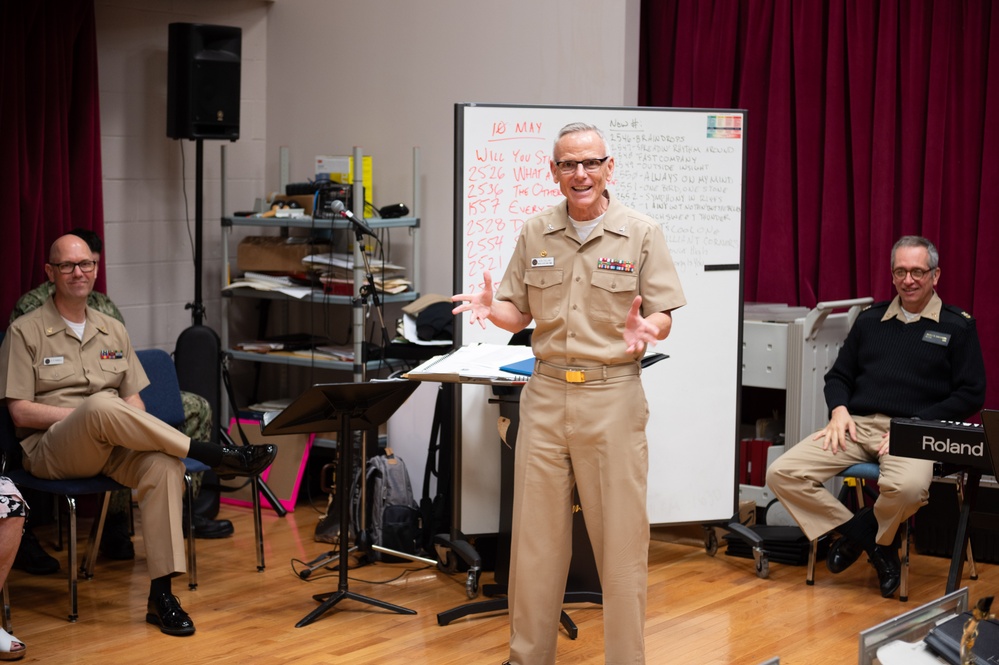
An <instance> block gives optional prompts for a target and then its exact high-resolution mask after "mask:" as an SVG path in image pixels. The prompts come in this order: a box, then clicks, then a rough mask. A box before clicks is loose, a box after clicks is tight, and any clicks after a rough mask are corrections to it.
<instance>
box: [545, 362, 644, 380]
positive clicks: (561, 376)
mask: <svg viewBox="0 0 999 665" xmlns="http://www.w3.org/2000/svg"><path fill="white" fill-rule="evenodd" d="M534 373H535V374H540V375H541V376H547V377H550V378H553V379H558V380H560V381H565V382H566V383H591V382H593V381H606V380H607V379H616V378H618V377H621V376H636V375H638V374H641V373H642V368H641V366H640V365H639V364H638V363H637V362H636V363H623V364H621V365H600V366H598V367H563V366H561V365H553V364H552V363H547V362H545V361H543V360H536V361H534Z"/></svg>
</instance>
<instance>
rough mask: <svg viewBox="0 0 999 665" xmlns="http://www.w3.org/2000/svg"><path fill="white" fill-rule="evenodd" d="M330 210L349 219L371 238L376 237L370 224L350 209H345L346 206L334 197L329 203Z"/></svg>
mask: <svg viewBox="0 0 999 665" xmlns="http://www.w3.org/2000/svg"><path fill="white" fill-rule="evenodd" d="M330 210H332V211H333V214H334V215H340V216H341V217H346V218H347V219H349V220H350V221H351V222H352V223H353V224H354V226H356V227H357V229H358V230H359V231H360V232H361V233H364V234H366V235H369V236H371V237H372V238H377V237H378V236H376V235H375V232H374V230H373V229H372V228H371V227H370V226H368V225H367V224H365V223H364V220H362V219H361V218H360V217H358V216H357V215H355V214H354V213H353V212H351V211H350V210H347V207H346V206H345V205H344V204H343V201H341V200H339V199H335V200H334V201H333V202H332V203H330Z"/></svg>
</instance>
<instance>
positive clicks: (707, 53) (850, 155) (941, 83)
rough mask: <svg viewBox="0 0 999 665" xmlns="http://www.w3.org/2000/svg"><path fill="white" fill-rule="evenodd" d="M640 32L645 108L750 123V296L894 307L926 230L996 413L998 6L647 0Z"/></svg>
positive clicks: (983, 0)
mask: <svg viewBox="0 0 999 665" xmlns="http://www.w3.org/2000/svg"><path fill="white" fill-rule="evenodd" d="M641 30H642V38H641V58H640V71H639V102H640V103H641V104H642V105H646V106H668V107H701V108H739V109H746V111H747V127H748V129H747V132H746V141H747V144H746V145H747V164H746V177H745V186H746V197H745V199H746V208H745V219H746V230H745V298H746V300H747V301H760V302H781V303H788V304H791V305H804V306H809V307H810V306H813V305H815V303H816V302H819V301H822V300H827V301H828V300H839V299H845V298H854V297H859V296H865V295H871V296H874V298H875V299H877V300H886V299H889V298H891V297H892V296H894V288H893V287H892V283H891V277H890V275H889V259H890V252H891V246H892V244H893V243H894V241H895V240H896V239H897V238H898V237H899V236H901V235H904V234H918V235H924V236H926V237H928V238H930V239H931V240H932V241H934V242H935V243H936V245H937V247H938V248H939V250H940V257H941V258H940V266H941V276H940V282H939V285H938V287H939V289H938V290H939V292H940V295H941V297H942V298H943V299H944V301H945V302H948V303H951V304H954V305H957V306H960V307H963V308H965V309H966V310H968V311H969V312H971V313H972V314H973V315H974V316H975V318H976V320H977V322H978V329H979V335H980V337H981V340H982V346H983V350H984V353H985V363H986V370H987V372H988V379H989V391H988V398H987V401H986V404H987V405H988V406H991V407H997V406H999V308H997V307H996V302H997V298H996V295H995V285H996V283H997V282H999V254H997V252H999V226H997V221H999V220H997V210H999V186H997V184H996V183H997V182H999V161H997V149H999V123H996V122H995V120H994V119H995V118H997V117H999V115H997V114H999V11H993V3H992V1H991V0H824V1H823V2H817V1H815V0H643V2H642V23H641ZM993 37H995V38H996V42H995V45H996V50H992V49H991V46H992V45H993V42H992V38H993Z"/></svg>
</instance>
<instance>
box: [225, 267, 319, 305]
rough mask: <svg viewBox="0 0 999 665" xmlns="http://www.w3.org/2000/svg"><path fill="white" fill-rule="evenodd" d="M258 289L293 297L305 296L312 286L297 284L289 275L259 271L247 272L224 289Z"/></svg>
mask: <svg viewBox="0 0 999 665" xmlns="http://www.w3.org/2000/svg"><path fill="white" fill-rule="evenodd" d="M239 288H245V289H256V290H257V291H277V292H278V293H283V294H284V295H286V296H290V297H292V298H299V299H301V298H304V297H305V296H307V295H309V294H310V293H312V287H309V286H295V285H294V284H292V282H291V279H290V278H289V277H283V276H279V275H265V274H264V273H259V272H247V273H246V274H244V275H243V276H242V277H240V278H238V279H236V281H234V282H232V283H230V284H229V285H228V286H225V287H223V289H222V290H223V291H228V290H229V289H239Z"/></svg>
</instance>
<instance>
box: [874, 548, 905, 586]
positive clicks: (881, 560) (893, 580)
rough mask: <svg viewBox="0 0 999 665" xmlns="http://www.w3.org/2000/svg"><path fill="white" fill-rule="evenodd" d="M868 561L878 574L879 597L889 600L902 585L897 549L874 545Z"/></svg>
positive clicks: (900, 565)
mask: <svg viewBox="0 0 999 665" xmlns="http://www.w3.org/2000/svg"><path fill="white" fill-rule="evenodd" d="M870 561H871V565H872V566H874V570H875V571H877V573H878V585H879V586H880V587H881V597H882V598H891V597H892V596H894V595H895V592H896V591H898V587H899V585H900V584H902V564H901V563H900V562H899V560H898V549H897V548H895V547H894V546H892V545H876V546H875V547H874V550H873V551H872V552H871V554H870Z"/></svg>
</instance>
